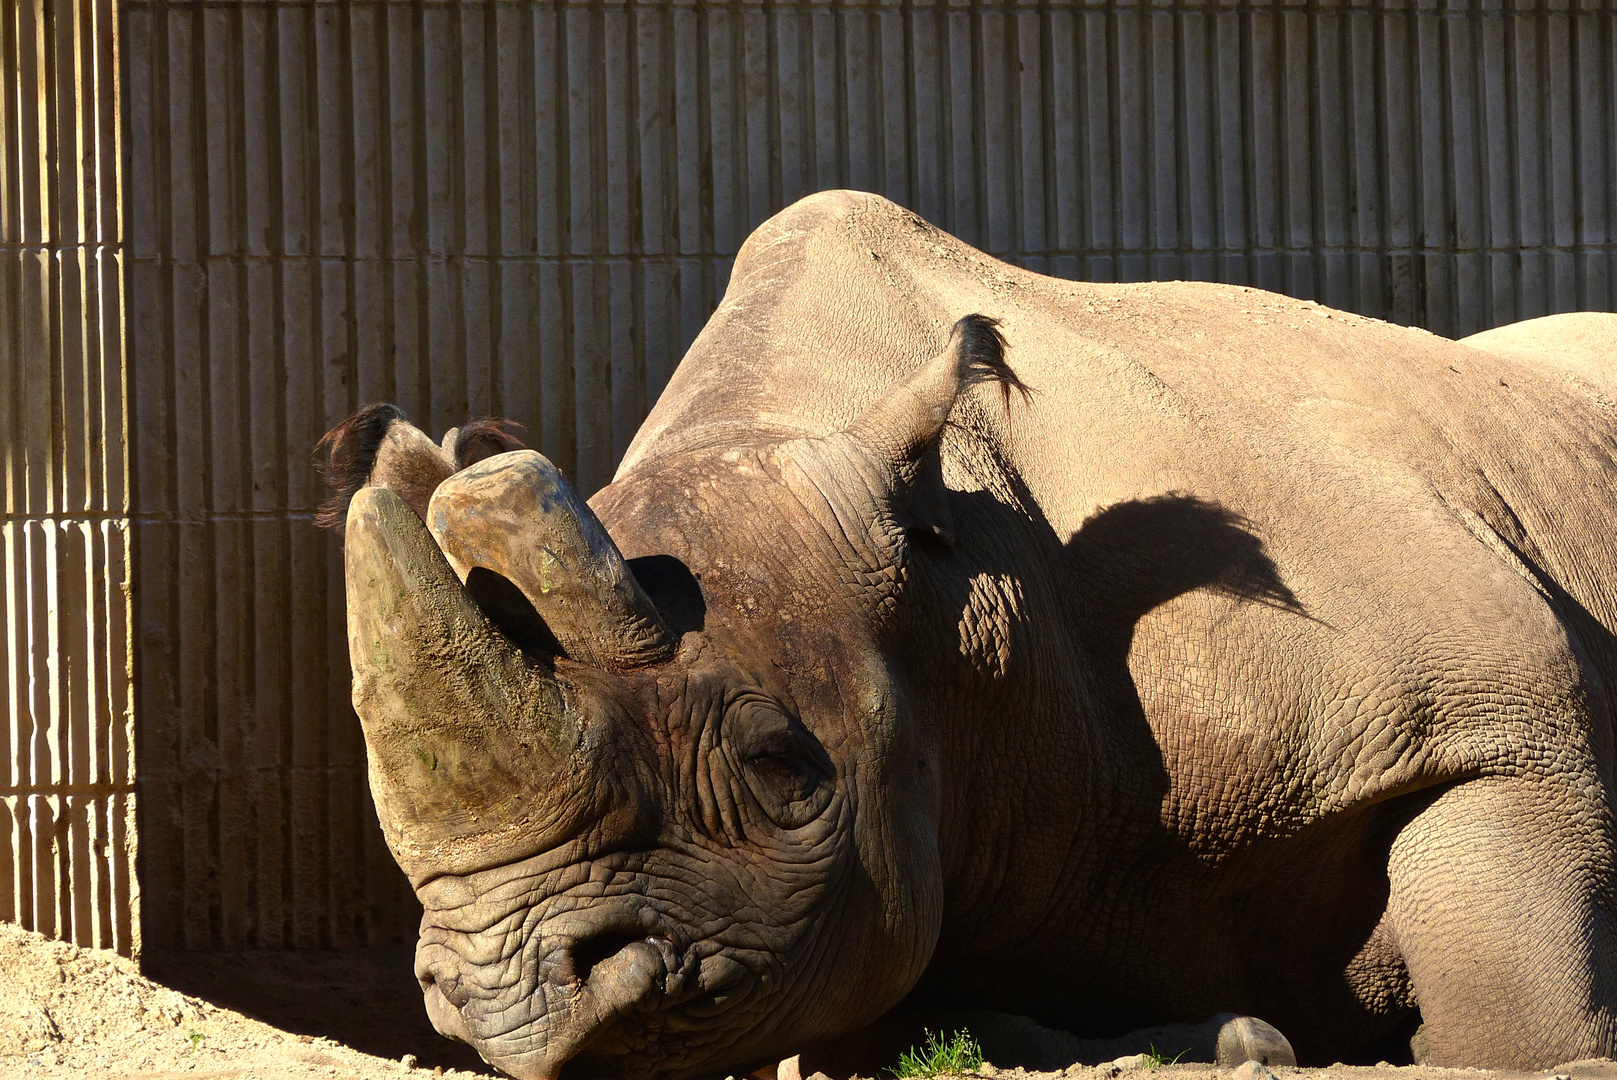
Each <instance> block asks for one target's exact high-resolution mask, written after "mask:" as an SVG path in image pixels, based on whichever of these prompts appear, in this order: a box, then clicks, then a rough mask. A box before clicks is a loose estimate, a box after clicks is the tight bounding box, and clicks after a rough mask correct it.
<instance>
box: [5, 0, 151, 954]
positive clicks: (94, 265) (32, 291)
mask: <svg viewBox="0 0 1617 1080" xmlns="http://www.w3.org/2000/svg"><path fill="white" fill-rule="evenodd" d="M117 58H118V11H117V8H116V5H115V4H114V3H113V2H112V0H79V2H76V3H75V2H52V0H11V2H9V3H6V4H0V447H3V454H4V457H3V459H0V499H3V505H0V511H3V516H0V566H3V573H4V580H3V581H0V697H3V699H4V705H3V710H4V712H3V715H0V725H3V732H4V741H5V743H6V753H5V756H4V758H3V759H0V919H4V920H7V921H15V922H19V923H21V924H22V925H23V926H26V927H29V928H31V929H35V930H38V931H40V932H42V933H45V934H50V935H53V936H56V937H61V938H66V939H68V940H71V941H75V942H78V943H79V944H82V945H93V946H97V947H101V948H112V949H117V950H119V951H121V952H124V953H126V954H127V953H132V952H135V951H137V950H138V949H139V946H140V927H139V921H138V918H137V917H136V915H135V901H136V897H137V896H138V889H137V887H136V885H135V880H134V875H133V870H134V854H135V843H134V841H135V833H134V816H135V794H134V767H133V766H134V758H135V750H134V731H133V711H132V708H131V704H132V701H131V673H130V667H131V663H132V655H131V640H132V628H133V624H132V620H131V616H130V604H129V568H130V539H131V522H130V516H129V490H128V471H129V470H128V459H127V455H126V450H125V448H126V446H127V438H126V434H127V432H126V421H125V404H126V400H125V399H126V396H127V394H126V380H125V360H124V358H125V354H124V294H123V260H124V252H123V248H122V245H121V242H120V241H121V238H122V227H121V201H120V200H121V194H122V192H121V144H120V137H121V136H120V127H119V109H120V101H119V80H118V67H117Z"/></svg>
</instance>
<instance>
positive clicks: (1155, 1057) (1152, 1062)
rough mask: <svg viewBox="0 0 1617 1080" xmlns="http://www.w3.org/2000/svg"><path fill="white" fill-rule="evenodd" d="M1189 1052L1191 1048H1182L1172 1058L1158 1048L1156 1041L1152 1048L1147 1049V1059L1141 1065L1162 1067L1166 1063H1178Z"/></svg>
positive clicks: (1151, 1067) (1147, 1067) (1154, 1067)
mask: <svg viewBox="0 0 1617 1080" xmlns="http://www.w3.org/2000/svg"><path fill="white" fill-rule="evenodd" d="M1188 1053H1190V1051H1189V1050H1181V1051H1179V1053H1177V1054H1175V1055H1174V1056H1173V1057H1171V1058H1170V1057H1163V1056H1162V1051H1161V1050H1158V1049H1157V1047H1156V1044H1155V1043H1152V1044H1151V1049H1150V1050H1148V1051H1146V1055H1145V1061H1144V1062H1143V1063H1142V1064H1141V1066H1140V1067H1141V1068H1144V1069H1160V1068H1162V1067H1163V1066H1164V1065H1177V1064H1179V1059H1180V1058H1182V1057H1184V1056H1185V1055H1186V1054H1188Z"/></svg>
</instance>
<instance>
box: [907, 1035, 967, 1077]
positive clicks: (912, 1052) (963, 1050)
mask: <svg viewBox="0 0 1617 1080" xmlns="http://www.w3.org/2000/svg"><path fill="white" fill-rule="evenodd" d="M982 1067H983V1049H982V1047H980V1046H978V1045H977V1040H976V1039H973V1038H972V1037H971V1032H969V1031H956V1032H954V1033H953V1034H952V1035H948V1036H945V1035H943V1034H942V1033H940V1032H933V1031H928V1032H927V1033H926V1042H924V1043H922V1044H921V1045H920V1046H919V1047H914V1046H912V1047H910V1048H909V1049H908V1050H906V1051H904V1053H903V1054H902V1055H900V1056H899V1059H898V1068H897V1069H895V1070H893V1076H894V1077H895V1078H896V1080H926V1078H927V1077H932V1076H959V1075H961V1074H962V1073H972V1072H976V1071H977V1070H978V1069H980V1068H982Z"/></svg>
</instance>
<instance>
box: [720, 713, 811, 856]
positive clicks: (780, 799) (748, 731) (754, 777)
mask: <svg viewBox="0 0 1617 1080" xmlns="http://www.w3.org/2000/svg"><path fill="white" fill-rule="evenodd" d="M725 726H726V729H727V741H728V742H729V743H730V746H731V750H732V752H733V753H734V755H735V759H736V761H737V763H738V764H739V765H740V768H741V772H742V773H743V775H744V777H745V779H746V782H747V788H748V790H750V791H751V792H752V795H753V798H754V799H756V800H757V802H758V805H759V807H760V808H761V809H762V810H763V811H764V813H765V814H767V815H768V816H769V819H770V820H771V821H773V822H774V823H775V824H776V825H777V826H778V827H780V828H782V829H797V828H801V827H802V826H804V825H807V824H808V823H809V822H810V821H813V820H814V819H815V818H816V817H818V816H819V815H820V814H821V813H823V812H824V810H825V807H826V804H827V803H828V802H829V801H830V799H831V777H832V773H833V769H832V766H831V762H830V759H829V757H828V756H827V755H826V753H825V749H824V747H822V746H820V744H819V742H818V741H816V740H815V738H814V736H813V735H811V734H810V733H809V732H808V731H807V729H805V728H804V727H803V725H802V724H801V723H799V722H797V721H795V720H792V719H791V718H789V717H788V716H786V714H785V713H783V712H781V711H780V710H779V709H778V708H776V707H775V706H774V705H773V703H771V702H767V701H761V700H756V699H754V700H748V701H743V702H740V703H738V704H737V705H736V707H735V708H734V709H733V710H732V711H731V715H730V716H729V717H728V718H727V719H726V721H725Z"/></svg>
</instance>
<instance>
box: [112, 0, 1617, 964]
mask: <svg viewBox="0 0 1617 1080" xmlns="http://www.w3.org/2000/svg"><path fill="white" fill-rule="evenodd" d="M124 11H125V19H126V37H125V39H124V57H125V62H126V64H127V73H128V88H129V101H128V123H129V128H128V132H129V139H130V143H131V150H132V154H131V174H130V186H129V192H130V194H129V213H130V227H129V242H130V248H131V256H132V257H131V263H130V274H129V288H130V298H131V301H130V303H131V324H132V353H131V356H132V385H133V392H134V398H135V405H134V410H133V415H134V451H133V460H134V472H135V490H136V492H137V498H138V506H139V510H140V512H139V514H138V515H137V533H136V554H137V561H138V567H139V573H138V587H139V593H138V596H139V610H140V619H141V631H142V632H141V651H140V654H139V661H140V673H141V684H140V695H139V715H140V718H141V732H142V739H141V743H140V746H141V754H140V762H139V764H140V790H141V797H142V803H141V806H142V816H141V822H140V825H141V836H142V851H143V862H142V872H143V883H144V889H145V897H146V904H145V909H144V919H145V931H146V938H147V941H148V943H149V944H150V945H152V946H154V947H166V946H169V945H183V946H191V947H210V946H224V947H236V946H243V945H298V946H314V945H327V944H330V945H345V944H349V943H353V942H364V941H378V940H384V939H388V938H392V937H395V936H407V935H409V934H411V933H412V932H413V924H414V920H415V909H414V908H413V902H412V901H411V900H410V898H409V897H408V895H407V894H406V893H405V891H404V890H403V888H402V880H401V878H400V876H399V875H398V874H397V872H396V871H395V870H394V868H393V866H392V863H391V861H390V860H389V858H388V856H387V854H386V852H385V851H384V850H383V848H382V846H381V842H380V837H379V835H378V832H377V830H376V827H375V825H374V820H373V817H372V815H371V811H370V808H369V805H368V801H367V794H366V791H365V771H364V761H363V748H362V745H361V741H360V738H359V729H358V725H357V723H356V721H355V720H354V718H353V716H352V715H351V713H350V712H349V708H348V672H347V667H346V657H345V647H344V634H343V614H342V589H341V583H340V574H339V563H338V552H337V544H336V542H335V540H334V539H333V538H331V537H329V536H323V535H319V534H317V533H316V532H315V530H314V529H313V528H312V527H311V525H310V513H311V511H312V510H313V508H314V506H315V504H316V503H317V501H318V500H319V498H320V496H321V493H320V491H319V490H318V487H317V483H316V478H315V476H314V473H313V472H312V471H311V469H310V466H309V451H310V447H311V445H312V444H313V442H314V441H315V439H316V438H317V437H318V436H319V435H320V433H321V432H322V431H323V430H325V428H326V427H327V426H328V425H330V424H332V423H334V422H335V421H337V420H339V419H340V418H342V417H343V416H344V415H346V414H347V413H348V412H349V411H350V410H352V409H354V408H355V407H356V406H358V405H359V404H361V403H363V402H367V401H373V400H393V401H396V402H399V403H400V404H401V405H403V407H404V408H405V409H406V410H407V411H408V412H409V413H410V414H411V415H412V416H414V417H416V418H417V419H419V420H421V421H424V422H425V423H426V424H427V425H429V426H431V427H432V428H433V429H434V432H437V431H441V430H442V429H443V428H444V427H446V426H448V425H450V424H453V423H456V422H459V421H460V420H462V419H464V418H465V417H466V416H468V415H476V414H487V413H497V414H504V415H506V416H510V417H514V418H516V419H518V420H520V421H522V422H523V423H525V424H527V425H528V428H529V435H530V437H531V440H532V441H533V442H534V443H535V444H537V445H538V446H539V447H541V448H542V449H543V450H544V452H545V453H546V454H548V455H550V456H551V457H552V458H554V459H555V460H556V461H558V462H559V463H560V464H562V465H563V466H564V467H565V468H566V469H567V470H568V471H569V472H570V473H572V474H573V475H574V476H575V477H577V478H578V480H579V482H580V483H581V484H582V486H583V487H584V488H586V489H591V490H593V489H594V488H595V487H597V486H598V485H600V484H602V483H603V482H605V481H606V480H607V478H608V477H609V475H610V473H611V471H612V468H613V465H614V462H615V461H616V460H617V458H618V455H619V454H621V452H622V451H623V449H624V448H625V446H626V445H627V443H628V441H629V438H630V437H631V435H632V433H633V432H634V430H635V428H636V426H637V425H638V423H639V421H640V419H641V416H642V415H643V414H644V412H645V410H646V408H647V405H648V404H649V403H650V402H651V401H652V400H654V399H655V397H656V395H657V393H658V390H659V388H660V387H661V386H662V385H663V383H664V381H665V379H666V378H667V375H668V373H669V370H670V369H671V367H672V366H673V364H674V363H675V362H676V360H677V358H678V356H679V355H680V354H681V352H682V349H683V346H684V345H685V344H686V343H687V342H689V341H690V339H691V338H692V337H693V336H694V334H695V333H696V331H697V330H698V329H699V327H700V326H701V324H702V322H703V321H704V319H705V317H706V315H707V313H708V312H709V311H710V310H711V309H712V307H713V306H714V303H715V300H716V298H717V297H718V296H720V295H721V294H722V292H723V289H724V286H725V281H726V277H727V273H728V268H729V266H730V262H731V258H732V256H733V254H734V252H735V251H736V248H737V246H738V245H739V244H740V243H741V241H742V239H743V238H744V237H745V236H746V235H747V233H748V231H749V230H750V229H751V228H752V227H753V226H754V225H756V224H757V223H758V222H760V221H761V220H763V219H764V218H765V217H766V216H767V215H768V214H770V213H771V212H773V211H774V210H776V209H777V208H779V207H780V206H782V205H784V204H785V203H786V202H788V201H790V200H792V199H794V198H796V197H797V196H799V195H802V194H804V193H807V192H810V191H813V190H815V189H818V188H824V187H831V186H853V187H861V188H868V189H872V190H876V191H880V192H883V193H885V194H887V195H889V196H890V197H892V198H894V199H896V200H898V201H900V202H902V203H905V204H907V205H909V206H911V207H913V208H914V209H916V210H918V211H919V212H921V213H922V214H924V215H925V216H927V217H928V218H930V219H932V220H933V221H935V222H937V223H938V224H940V225H942V226H944V227H945V228H948V229H950V230H951V231H953V232H955V233H957V234H959V235H961V236H962V237H964V238H965V239H967V240H969V241H971V242H973V243H975V244H978V245H980V246H982V247H985V248H986V249H988V250H989V251H992V252H995V253H998V254H1001V255H1003V256H1005V257H1007V258H1010V259H1013V260H1016V261H1019V262H1022V263H1024V264H1026V265H1028V266H1031V267H1034V268H1037V269H1041V270H1049V271H1050V272H1053V273H1057V274H1064V275H1068V276H1073V277H1089V278H1095V279H1102V280H1118V279H1141V278H1169V277H1181V276H1183V277H1200V278H1219V279H1222V280H1226V281H1236V282H1250V283H1254V284H1258V285H1263V286H1267V287H1270V288H1278V289H1284V290H1286V291H1288V292H1292V293H1295V294H1299V295H1304V296H1312V297H1317V298H1319V299H1321V300H1324V301H1326V302H1328V303H1331V304H1335V305H1338V306H1341V307H1346V308H1350V309H1353V310H1357V311H1362V312H1365V313H1368V314H1372V315H1381V316H1387V317H1391V318H1394V319H1398V320H1400V321H1405V322H1418V323H1423V324H1425V325H1427V326H1429V327H1430V328H1431V329H1433V330H1435V331H1437V332H1439V333H1443V334H1455V335H1458V334H1464V333H1469V332H1471V331H1474V330H1479V329H1482V328H1484V327H1487V326H1491V325H1494V324H1497V323H1500V322H1508V321H1511V320H1514V319H1517V318H1524V317H1527V316H1531V315H1537V314H1540V313H1544V312H1548V311H1552V310H1564V309H1569V308H1579V307H1581V308H1604V307H1611V306H1613V299H1614V298H1613V292H1612V289H1613V279H1614V274H1613V260H1614V256H1617V205H1614V200H1617V192H1614V190H1613V184H1614V172H1617V169H1614V164H1613V160H1612V154H1613V153H1614V150H1613V147H1614V144H1617V126H1614V119H1613V118H1614V115H1617V100H1614V98H1613V93H1614V85H1613V75H1614V72H1617V33H1614V18H1613V15H1612V13H1611V5H1610V3H1609V2H1607V0H1559V2H1556V0H1549V2H1547V3H1545V4H1544V5H1543V6H1542V7H1541V6H1540V5H1538V4H1536V3H1526V2H1523V3H1517V4H1515V5H1513V6H1512V7H1511V8H1510V11H1509V12H1506V11H1504V10H1501V6H1500V4H1499V2H1498V0H1488V2H1480V0H1479V2H1458V3H1457V2H1454V0H1449V2H1448V3H1446V4H1445V5H1442V6H1439V5H1438V4H1436V3H1433V2H1430V0H1421V2H1420V3H1419V4H1418V6H1417V5H1416V4H1414V3H1399V2H1391V0H1375V2H1371V0H1352V2H1347V0H1342V2H1331V0H1288V2H1283V3H1270V2H1263V3H1254V2H1252V0H1240V2H1235V0H1232V2H1211V0H1209V2H1195V0H1085V2H1069V3H1062V2H1056V0H1041V2H1036V3H1033V2H1029V3H1021V2H1009V0H1007V2H998V3H988V2H982V0H971V2H967V0H955V2H948V3H924V2H916V0H907V2H902V3H856V2H847V0H837V2H834V3H813V2H810V3H797V4H782V3H753V2H738V3H724V4H720V3H705V2H683V0H682V2H657V3H651V2H611V0H589V2H581V3H576V4H575V3H556V2H544V3H534V2H515V0H513V2H475V3H473V2H464V3H457V2H436V0H415V2H391V3H390V2H365V0H352V2H341V0H333V2H270V3H240V4H235V3H230V4H224V3H201V2H184V0H167V2H164V0H126V4H125V8H124Z"/></svg>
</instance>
